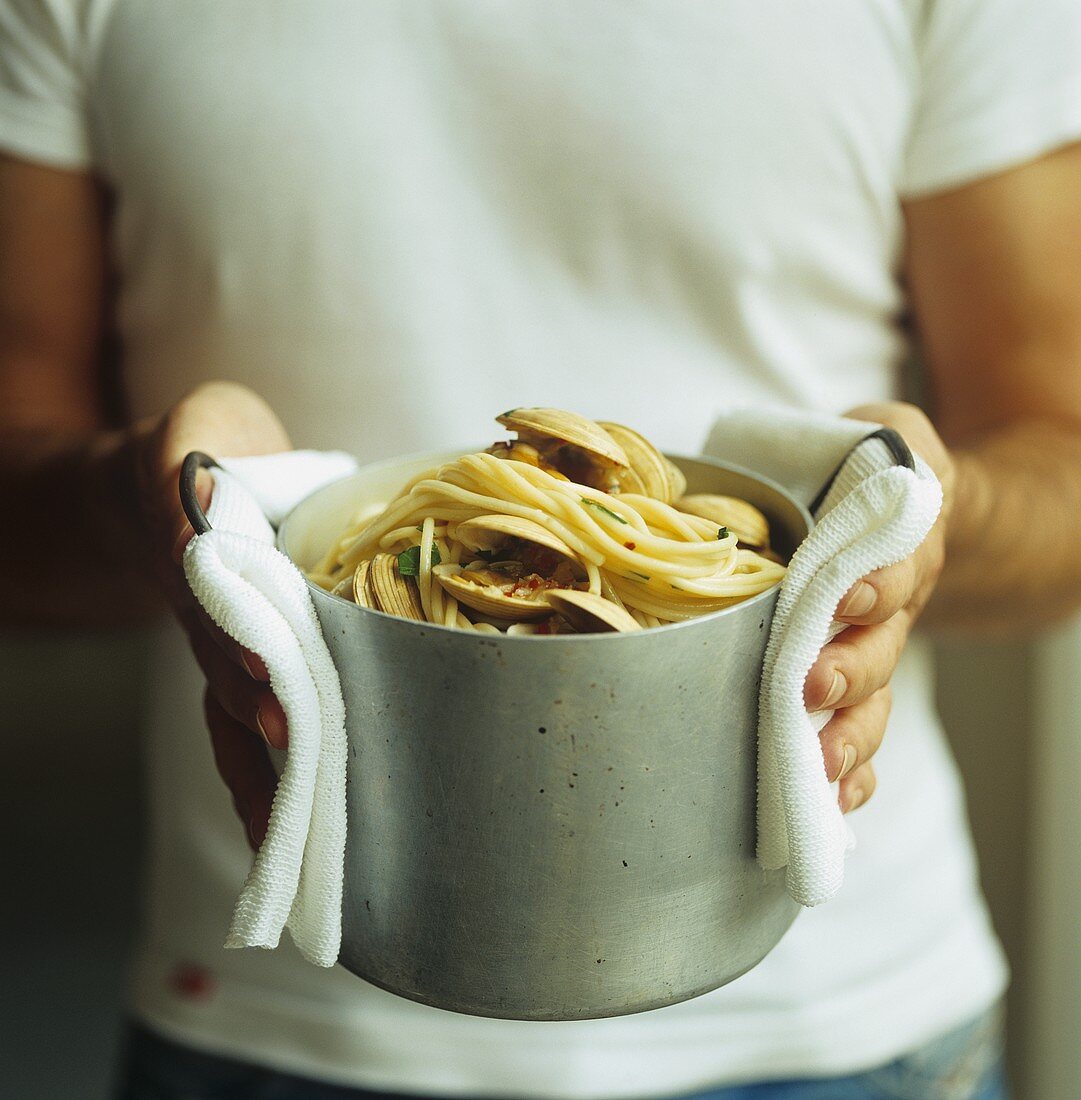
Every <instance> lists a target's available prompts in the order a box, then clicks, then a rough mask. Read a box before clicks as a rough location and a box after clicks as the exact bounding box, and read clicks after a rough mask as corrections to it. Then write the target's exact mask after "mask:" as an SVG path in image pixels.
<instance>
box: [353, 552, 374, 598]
mask: <svg viewBox="0 0 1081 1100" xmlns="http://www.w3.org/2000/svg"><path fill="white" fill-rule="evenodd" d="M371 572H372V563H371V562H370V561H362V562H360V563H359V564H358V565H357V568H356V571H355V572H354V573H353V577H352V580H351V582H350V583H351V586H352V592H353V603H355V604H357V605H358V606H359V607H373V608H374V607H375V596H374V595H373V594H372V584H371Z"/></svg>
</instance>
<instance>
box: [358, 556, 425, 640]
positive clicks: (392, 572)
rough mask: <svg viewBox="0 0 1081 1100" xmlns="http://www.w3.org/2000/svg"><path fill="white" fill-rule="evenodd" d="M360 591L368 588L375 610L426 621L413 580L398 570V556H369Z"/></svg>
mask: <svg viewBox="0 0 1081 1100" xmlns="http://www.w3.org/2000/svg"><path fill="white" fill-rule="evenodd" d="M363 591H364V592H365V593H367V592H369V591H370V592H371V596H372V600H373V603H372V605H371V606H373V607H374V608H375V609H376V610H377V611H384V612H386V614H388V615H396V616H397V617H398V618H399V619H413V620H414V621H415V622H420V623H423V622H427V618H426V616H425V614H424V606H423V605H422V604H421V602H420V592H418V591H417V586H416V583H415V582H414V581H412V580H411V579H410V578H409V577H403V576H402V575H401V573H399V572H398V559H397V558H396V557H395V556H394V555H393V554H376V555H375V557H374V558H372V560H371V566H370V568H369V570H368V578H367V583H366V584H365V585H364V588H363ZM358 602H359V601H358Z"/></svg>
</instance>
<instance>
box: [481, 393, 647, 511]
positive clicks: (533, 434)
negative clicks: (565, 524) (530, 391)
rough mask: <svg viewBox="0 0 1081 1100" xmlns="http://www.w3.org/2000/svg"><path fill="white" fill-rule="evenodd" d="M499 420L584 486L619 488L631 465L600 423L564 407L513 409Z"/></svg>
mask: <svg viewBox="0 0 1081 1100" xmlns="http://www.w3.org/2000/svg"><path fill="white" fill-rule="evenodd" d="M496 420H497V421H498V422H499V423H500V424H503V425H504V426H505V427H508V428H510V429H511V430H513V431H516V432H517V433H518V439H519V441H520V442H522V443H528V444H529V445H530V446H531V447H535V448H536V449H537V451H538V452H539V453H540V456H541V458H543V459H544V461H545V462H547V463H549V464H550V465H552V466H554V467H555V468H556V469H557V470H558V471H559V472H560V473H562V474H564V475H565V476H566V477H568V478H570V480H571V481H576V482H578V483H579V484H581V485H590V486H592V487H593V488H595V489H603V490H605V491H606V492H607V491H610V490H611V489H614V488H617V487H618V485H619V475H620V474H622V473H623V472H625V471H626V470H627V469H628V468H629V467H630V460H629V459H628V458H627V454H626V452H625V451H624V450H623V448H622V447H621V446H620V445H619V444H618V443H617V442H616V441H615V440H614V439H613V438H612V437H611V436H610V435H609V434H608V433H607V432H606V431H605V430H604V429H603V428H602V427H601V426H600V425H599V424H597V423H595V422H594V421H592V420H587V419H586V418H585V417H584V416H579V415H578V414H577V413H572V412H566V411H565V410H563V409H510V410H509V411H507V412H505V413H503V415H502V416H497V417H496Z"/></svg>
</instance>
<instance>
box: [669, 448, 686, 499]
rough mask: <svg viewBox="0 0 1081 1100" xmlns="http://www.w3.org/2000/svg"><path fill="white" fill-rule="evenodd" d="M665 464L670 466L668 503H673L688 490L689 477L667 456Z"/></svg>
mask: <svg viewBox="0 0 1081 1100" xmlns="http://www.w3.org/2000/svg"><path fill="white" fill-rule="evenodd" d="M664 464H665V466H666V467H667V468H668V503H669V504H671V503H672V502H673V501H676V500H679V498H680V497H681V496H683V494H684V493H685V492H686V491H687V479H686V477H684V475H683V471H682V470H681V469H680V468H679V467H678V466H677V465H676V464H675V463H674V462H673V461H672V460H671V459H670V458H666V459H665V460H664Z"/></svg>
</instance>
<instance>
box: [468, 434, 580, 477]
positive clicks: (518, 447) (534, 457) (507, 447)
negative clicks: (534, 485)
mask: <svg viewBox="0 0 1081 1100" xmlns="http://www.w3.org/2000/svg"><path fill="white" fill-rule="evenodd" d="M488 454H490V455H495V457H496V458H504V459H511V460H512V461H514V462H524V463H525V464H526V465H527V466H536V467H537V469H538V470H543V471H544V472H545V473H547V474H551V475H552V477H555V478H559V479H561V480H562V481H566V480H567V478H566V477H565V476H564V475H563V474H561V473H560V472H559V471H558V470H557V469H556V468H555V467H554V466H553V465H552V464H551V463H550V462H546V461H545V460H544V458H542V457H541V453H540V451H538V450H537V448H536V447H531V446H530V445H529V444H528V443H522V442H521V440H518V439H515V440H503V441H501V442H499V443H493V444H492V445H491V446H490V447H489V448H488Z"/></svg>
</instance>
